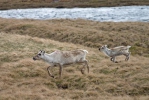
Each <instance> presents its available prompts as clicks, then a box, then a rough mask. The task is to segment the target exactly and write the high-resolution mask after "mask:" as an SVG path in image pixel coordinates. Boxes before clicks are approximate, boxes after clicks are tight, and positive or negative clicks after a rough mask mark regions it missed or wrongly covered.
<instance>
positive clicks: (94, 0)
mask: <svg viewBox="0 0 149 100" xmlns="http://www.w3.org/2000/svg"><path fill="white" fill-rule="evenodd" d="M57 1H58V0H57ZM128 5H149V1H148V0H59V1H58V2H53V0H13V2H12V0H0V9H16V8H34V7H58V8H61V7H104V6H128Z"/></svg>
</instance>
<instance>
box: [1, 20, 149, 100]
mask: <svg viewBox="0 0 149 100" xmlns="http://www.w3.org/2000/svg"><path fill="white" fill-rule="evenodd" d="M1 20H2V19H1ZM4 21H5V19H4ZM8 21H10V22H9V23H13V22H14V20H13V21H12V20H8ZM15 21H16V22H15V23H17V24H19V23H21V24H22V21H24V20H22V21H21V20H15ZM17 21H18V22H17ZM27 21H28V20H27ZM27 21H24V22H27ZM62 21H63V22H65V21H64V20H62ZM66 21H68V20H66ZM81 21H82V20H81ZM5 22H6V23H7V21H5ZM29 22H30V21H29ZM35 22H36V21H35ZM35 22H34V21H32V22H31V23H35ZM39 22H40V21H39ZM43 22H44V21H43ZM50 22H51V21H45V22H44V23H50ZM52 22H53V20H52ZM55 22H57V20H54V22H53V23H52V24H54V23H55ZM76 22H77V21H76ZM79 22H80V21H79ZM87 22H88V21H87ZM2 23H3V22H2ZM27 23H28V22H27ZM37 23H38V21H37ZM77 23H78V22H77ZM88 23H90V21H89V22H88ZM91 23H94V22H91ZM55 24H56V23H55ZM64 24H66V23H64ZM69 24H70V23H69ZM71 24H72V23H71ZM74 24H75V23H74ZM9 25H10V24H8V27H9V28H10V27H14V26H13V24H12V25H10V26H9ZM24 25H26V23H24ZM33 25H34V24H33ZM35 25H36V24H35ZM41 25H43V23H41ZM127 25H128V24H127ZM37 26H38V25H37ZM37 26H36V27H37ZM8 27H5V28H6V29H9V28H8ZM5 28H1V29H4V30H5ZM70 28H72V27H70ZM13 29H15V30H13V31H12V30H11V31H7V33H6V31H5V32H0V47H1V49H0V52H1V53H0V65H1V66H0V79H1V81H0V94H1V95H0V99H1V100H7V99H11V100H16V99H18V100H35V99H38V100H43V99H49V98H50V100H59V99H81V100H91V99H102V100H104V99H106V100H135V99H136V100H142V99H143V100H148V99H149V96H148V94H149V91H148V89H149V86H148V84H149V79H148V73H149V69H148V68H149V66H148V65H149V62H148V60H149V58H148V57H143V56H139V55H131V57H130V60H129V61H128V62H125V61H124V57H119V58H118V60H120V63H117V64H116V63H112V62H111V61H110V60H109V58H107V57H106V58H105V56H104V54H103V53H101V52H99V51H98V49H97V48H92V47H87V46H83V45H80V44H72V43H67V42H58V41H55V40H51V39H49V38H44V36H43V37H42V35H43V34H44V33H43V34H42V35H41V37H42V38H41V37H38V35H35V36H34V37H33V35H31V34H23V35H22V34H21V35H20V34H18V33H19V31H20V30H21V29H19V30H17V28H13ZM45 29H46V28H45ZM60 29H61V27H60ZM62 29H63V28H62ZM72 29H73V28H72ZM75 29H78V28H75ZM27 30H28V28H27V29H26V30H25V31H26V32H27ZM53 30H55V29H53ZM80 31H81V30H80ZM82 31H83V30H82ZM37 32H38V31H37ZM10 37H11V38H10ZM57 48H59V49H61V50H71V49H76V48H81V49H86V50H88V51H89V54H88V55H87V59H88V60H89V65H90V73H89V74H88V73H87V71H86V74H85V75H82V74H81V72H80V69H81V68H82V66H81V65H70V66H68V67H65V68H64V70H63V75H62V79H58V68H57V67H55V68H53V69H52V72H53V74H54V75H55V76H56V78H55V79H53V78H51V77H49V75H48V73H47V70H46V68H47V66H48V64H46V63H45V62H43V61H33V60H32V57H33V56H34V55H35V54H36V53H37V52H38V50H40V49H44V50H45V51H46V52H52V51H54V50H56V49H57ZM71 66H72V67H71Z"/></svg>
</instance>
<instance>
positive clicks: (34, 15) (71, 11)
mask: <svg viewBox="0 0 149 100" xmlns="http://www.w3.org/2000/svg"><path fill="white" fill-rule="evenodd" d="M0 17H2V18H16V19H40V20H46V19H77V18H81V19H87V20H95V21H101V22H104V21H106V22H107V21H113V22H128V21H133V22H134V21H140V22H149V6H122V7H101V8H62V9H58V8H34V9H12V10H1V11H0Z"/></svg>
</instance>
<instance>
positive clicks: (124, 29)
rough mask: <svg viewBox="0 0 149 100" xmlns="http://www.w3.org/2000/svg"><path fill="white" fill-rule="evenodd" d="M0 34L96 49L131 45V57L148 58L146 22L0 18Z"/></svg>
mask: <svg viewBox="0 0 149 100" xmlns="http://www.w3.org/2000/svg"><path fill="white" fill-rule="evenodd" d="M0 22H1V23H0V31H1V32H9V33H17V34H22V35H30V36H36V37H42V38H49V39H53V40H57V41H61V42H69V43H75V44H81V45H84V46H88V47H93V48H96V49H98V48H99V47H100V46H102V45H105V44H107V45H108V46H109V47H114V46H119V45H131V46H132V48H131V52H132V55H135V54H138V55H141V56H146V57H149V50H148V48H149V23H143V22H120V23H114V22H95V21H87V20H81V19H78V20H68V19H67V20H46V21H40V20H27V19H25V20H15V19H2V18H1V19H0Z"/></svg>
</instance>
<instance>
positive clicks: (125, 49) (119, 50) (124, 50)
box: [99, 45, 131, 63]
mask: <svg viewBox="0 0 149 100" xmlns="http://www.w3.org/2000/svg"><path fill="white" fill-rule="evenodd" d="M130 47H131V46H118V47H115V48H112V49H109V48H107V45H104V46H102V47H101V48H99V50H100V51H102V52H103V53H104V54H105V55H107V56H109V57H111V59H110V60H111V61H113V62H115V63H118V62H117V61H116V56H120V55H124V56H126V58H125V61H128V60H129V56H130V52H129V48H130Z"/></svg>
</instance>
